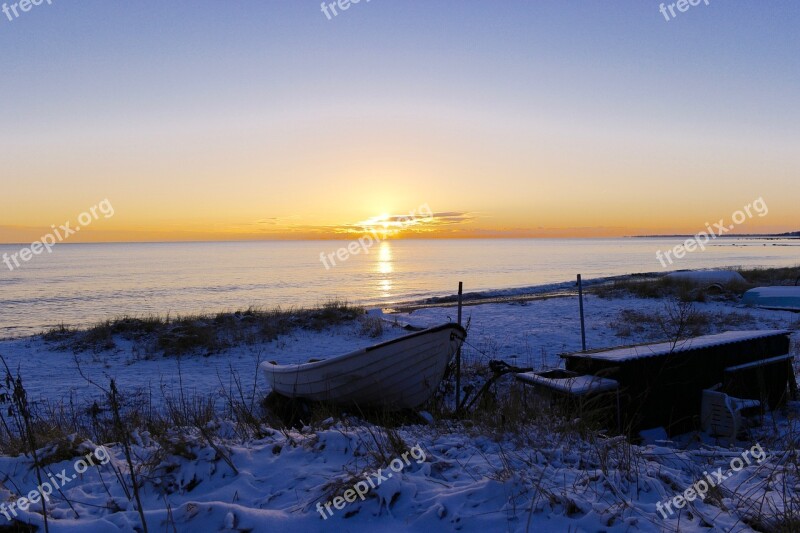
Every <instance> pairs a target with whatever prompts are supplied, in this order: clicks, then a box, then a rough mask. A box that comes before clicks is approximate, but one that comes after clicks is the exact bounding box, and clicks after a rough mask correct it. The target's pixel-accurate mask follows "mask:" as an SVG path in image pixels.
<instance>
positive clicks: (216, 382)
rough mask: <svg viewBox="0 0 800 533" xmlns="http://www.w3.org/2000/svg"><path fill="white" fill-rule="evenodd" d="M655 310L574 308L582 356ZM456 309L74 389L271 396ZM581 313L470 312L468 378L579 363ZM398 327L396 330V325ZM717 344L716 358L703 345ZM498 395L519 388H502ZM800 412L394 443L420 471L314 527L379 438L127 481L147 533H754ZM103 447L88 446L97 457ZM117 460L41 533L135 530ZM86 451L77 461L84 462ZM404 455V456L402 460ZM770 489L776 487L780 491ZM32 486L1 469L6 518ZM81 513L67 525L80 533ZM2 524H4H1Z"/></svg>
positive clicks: (12, 465)
mask: <svg viewBox="0 0 800 533" xmlns="http://www.w3.org/2000/svg"><path fill="white" fill-rule="evenodd" d="M696 305H697V308H698V310H700V311H702V312H703V313H707V314H708V316H709V317H711V318H712V319H713V320H712V322H711V323H710V324H709V326H708V327H709V329H710V330H711V331H712V332H721V331H725V330H728V329H736V328H735V326H732V325H731V323H730V322H731V321H730V320H728V321H727V322H726V320H725V319H726V317H729V316H734V317H735V319H736V320H735V321H734V322H736V323H737V324H740V326H741V327H740V328H739V329H744V330H746V331H745V333H741V334H739V333H736V334H727V335H723V336H721V337H717V338H716V340H714V341H713V342H723V341H724V342H731V341H732V340H733V339H736V338H741V337H743V336H750V335H752V334H753V333H752V332H753V331H755V330H773V332H772V333H771V334H774V333H775V332H780V331H787V330H789V331H792V332H793V337H794V342H795V344H796V342H797V337H798V334H797V333H796V331H797V329H798V326H799V325H800V324H798V322H797V316H796V315H794V314H792V313H787V312H782V311H771V310H764V309H752V310H748V311H746V312H744V313H743V312H742V311H741V310H739V309H737V308H735V307H734V306H733V305H731V304H730V303H726V302H722V301H710V302H705V303H698V304H696ZM663 308H664V302H663V301H659V300H655V299H635V298H617V299H600V298H597V297H595V296H592V295H589V296H587V297H586V301H585V311H586V321H587V332H586V333H587V343H588V346H589V347H591V348H594V349H602V348H611V347H614V346H619V345H620V344H630V343H642V342H648V341H651V340H653V339H654V338H658V337H659V336H660V333H659V331H658V330H657V328H656V327H655V326H652V325H641V327H637V328H634V329H632V331H630V332H627V333H624V334H623V333H620V332H621V331H622V329H624V328H621V327H620V324H621V323H622V318H621V315H622V314H623V313H624V312H626V311H630V310H635V311H637V312H639V313H647V314H653V313H657V312H660V311H663ZM455 313H456V309H455V308H452V307H431V308H425V309H420V310H417V311H414V312H412V313H404V314H400V315H389V314H383V313H380V312H379V311H373V312H372V313H371V314H372V316H373V317H382V318H384V319H385V320H387V324H386V326H385V327H384V332H383V334H382V336H381V337H378V338H374V339H373V338H369V337H365V336H364V335H363V334H362V333H361V331H360V329H359V327H358V326H356V325H352V326H351V325H347V326H340V327H336V328H332V329H330V330H326V331H321V332H313V331H296V332H295V333H293V334H292V335H289V336H284V337H281V338H279V339H278V340H276V341H273V342H271V343H261V344H255V345H242V346H237V347H234V348H231V349H228V350H225V351H224V352H222V353H219V354H214V355H211V356H208V357H204V356H201V355H196V356H193V355H190V356H183V357H181V358H174V357H164V356H162V355H155V354H150V353H144V352H142V351H141V349H140V348H137V347H135V346H134V345H133V344H132V343H129V342H125V341H121V340H118V341H117V343H116V344H117V347H116V348H115V349H114V350H111V351H107V352H99V353H93V352H84V353H81V354H78V356H77V361H78V362H80V366H81V369H82V371H83V372H84V373H85V374H87V375H88V376H89V377H91V378H92V379H94V380H97V381H100V382H103V381H104V380H108V379H110V378H112V377H113V378H115V379H116V380H117V382H118V384H119V386H120V387H122V388H123V389H124V390H126V391H143V392H144V393H148V392H149V394H150V396H151V401H152V402H154V403H158V402H162V401H164V398H165V396H167V395H169V394H175V393H176V392H177V391H178V390H179V388H180V387H183V389H184V390H185V391H186V393H187V394H189V393H191V392H193V391H194V392H199V393H209V394H221V391H222V390H223V389H224V388H226V387H229V386H230V385H231V379H232V375H234V374H235V375H238V376H239V377H240V378H241V379H242V380H243V381H244V382H245V383H248V382H249V385H248V386H247V387H245V388H246V389H248V388H250V387H252V386H253V385H254V384H255V392H256V394H257V395H259V396H260V395H261V394H263V393H264V391H265V383H264V381H263V377H262V376H260V374H259V373H258V372H257V370H256V368H257V364H258V363H259V362H261V361H268V360H277V361H279V362H280V363H281V364H290V363H302V362H306V361H307V360H308V359H310V358H318V357H326V356H333V355H337V354H343V353H348V352H351V351H353V350H354V349H356V348H359V347H364V346H368V345H371V344H374V343H377V342H381V341H385V340H389V339H391V338H395V337H396V336H400V335H403V334H406V333H407V331H406V330H404V329H403V328H402V327H401V326H402V325H403V324H404V323H410V324H413V325H416V326H433V325H437V324H441V323H443V322H448V321H454V319H455ZM578 317H579V314H578V304H577V300H576V299H575V298H573V297H560V298H550V299H543V300H536V301H529V302H522V303H520V302H513V301H512V302H505V303H492V304H484V305H475V306H470V307H465V308H464V322H465V324H467V323H469V336H468V338H467V343H466V344H465V345H464V350H463V354H464V361H465V364H468V363H469V362H471V361H483V362H485V361H488V360H489V359H502V360H505V361H507V362H509V363H511V364H515V365H518V366H530V367H534V368H553V367H556V366H558V365H559V364H560V361H561V360H560V357H559V355H560V354H563V353H573V352H577V351H579V350H580V349H581V335H580V324H579V318H578ZM395 321H396V322H397V325H396V326H395V325H393V323H394V322H395ZM702 342H712V341H708V340H706V341H702ZM0 354H2V355H3V356H4V357H5V359H6V361H7V362H8V364H9V366H10V367H11V368H12V369H13V371H15V372H16V370H17V369H19V372H20V373H21V375H22V377H23V379H24V382H25V385H26V387H27V388H28V392H29V397H30V399H31V400H32V401H37V402H42V401H47V402H58V401H69V400H72V401H75V402H80V401H89V400H91V399H92V398H95V397H97V396H98V393H97V392H96V391H95V390H94V388H93V387H90V386H87V384H86V382H85V381H84V379H83V378H82V377H81V376H80V374H79V373H78V368H77V363H76V360H75V359H74V358H73V355H72V354H71V353H69V352H62V351H58V350H57V349H56V348H55V346H54V345H53V344H49V343H46V342H44V341H43V340H42V339H41V338H39V337H31V338H24V339H14V340H6V341H0ZM508 380H509V381H513V380H512V379H511V378H510V377H509V378H508ZM798 414H800V404H798V403H790V405H789V406H788V408H787V409H785V410H783V411H780V412H776V413H768V414H767V415H766V416H765V418H764V420H763V423H762V424H761V425H760V426H758V427H756V428H754V429H752V430H750V433H749V435H748V436H747V439H748V440H747V441H745V442H725V441H717V440H713V439H711V438H709V437H708V436H705V435H703V434H697V433H693V434H687V435H684V436H677V437H673V438H672V439H671V440H668V439H667V438H666V436H665V435H663V434H661V433H660V432H655V433H652V434H648V439H647V440H646V443H645V444H641V445H636V444H630V443H628V442H627V441H626V440H625V439H621V438H618V437H615V438H610V439H607V438H604V437H602V436H595V437H594V438H591V439H589V438H584V437H580V436H578V434H577V433H576V432H571V433H570V432H563V431H558V430H557V429H556V428H551V427H549V426H548V423H549V422H548V418H547V413H542V419H541V420H537V421H530V422H529V423H527V422H526V423H523V424H522V425H520V426H519V427H515V428H514V431H499V430H498V431H496V432H495V431H492V432H491V433H490V434H484V432H483V430H482V429H480V428H478V427H475V426H471V425H469V424H461V423H458V422H448V423H446V424H440V423H436V422H435V421H434V419H433V416H432V415H430V414H429V413H426V416H425V419H426V420H427V424H419V425H405V426H402V427H400V428H398V429H397V430H396V432H397V436H398V437H399V438H400V439H402V441H403V443H404V445H405V446H406V449H410V448H411V447H413V446H416V445H419V446H420V447H421V449H423V450H424V452H425V460H424V461H421V462H419V463H417V462H416V461H411V463H410V464H409V465H408V466H407V467H406V468H404V469H403V470H402V471H401V472H398V473H395V474H394V476H393V477H392V478H390V479H388V480H387V481H385V482H383V483H381V484H379V485H378V486H377V487H376V488H375V489H371V490H370V492H369V494H368V495H367V497H366V498H365V500H364V501H361V500H360V499H357V500H356V501H355V502H353V503H348V504H347V506H346V507H345V508H344V509H342V510H338V511H336V512H335V513H334V515H333V516H332V517H329V518H327V519H323V518H322V516H321V515H320V513H319V512H318V511H317V509H316V504H317V502H320V503H324V502H326V501H328V500H330V499H331V497H332V496H333V495H337V494H341V493H342V492H341V490H336V489H334V488H333V487H340V488H341V489H344V488H347V487H349V486H352V484H353V482H354V480H357V479H362V478H363V475H365V474H366V473H369V472H374V471H375V470H376V469H378V468H381V469H383V470H384V472H386V471H387V469H388V468H389V466H388V465H389V463H390V461H391V460H392V458H394V457H396V455H395V453H394V452H392V453H389V454H388V455H386V456H385V457H384V459H381V460H376V459H375V457H376V453H375V452H376V439H375V435H376V432H378V433H379V434H380V431H381V430H379V429H376V428H375V427H373V426H370V425H369V424H367V423H365V422H363V421H360V420H357V419H354V418H350V417H348V418H345V419H340V420H334V419H333V418H330V419H328V420H326V421H325V422H323V423H321V424H318V425H317V426H315V427H313V428H312V427H305V428H303V429H302V430H283V431H277V430H269V429H268V430H267V431H266V433H265V436H263V438H260V439H248V440H244V441H242V440H241V439H239V438H237V436H236V435H235V434H234V433H233V430H232V429H231V428H230V424H228V423H226V422H225V421H220V422H218V423H216V424H215V425H214V426H213V427H212V428H210V430H211V431H213V434H214V435H216V436H217V437H218V438H219V441H220V443H221V444H222V448H223V449H224V450H225V452H226V453H227V454H228V455H229V457H230V461H231V462H232V464H233V465H235V467H236V469H237V471H238V474H237V473H236V472H234V471H233V470H232V469H231V467H230V466H229V465H228V464H227V463H226V462H225V461H224V460H222V459H221V457H220V454H219V453H218V451H217V450H216V449H215V448H213V447H211V446H209V445H208V444H207V442H206V441H205V440H204V439H203V438H202V437H200V436H199V435H197V434H194V433H193V432H191V431H189V430H185V429H180V430H179V429H174V430H172V435H173V438H174V442H175V446H174V447H172V448H170V449H164V448H163V447H162V446H161V445H160V444H159V443H158V442H156V441H155V440H154V439H153V437H152V436H151V435H150V434H149V433H147V432H146V431H141V432H140V433H139V434H138V435H137V439H136V442H135V443H134V446H133V450H132V451H133V454H134V457H136V458H137V464H139V465H141V466H144V465H148V466H147V468H148V470H146V472H147V473H148V475H147V476H146V482H145V484H144V487H143V490H142V499H143V502H142V506H143V508H144V511H145V515H146V519H147V522H148V525H149V526H150V530H151V531H161V530H165V531H178V532H207V531H208V532H211V531H253V532H267V531H303V532H305V531H310V532H314V531H368V530H370V531H371V530H379V531H464V532H472V531H474V532H481V533H485V532H486V531H512V532H522V531H544V532H551V531H552V532H561V531H586V532H594V531H608V532H613V533H616V532H620V533H621V532H628V531H646V532H660V531H678V530H680V531H684V532H705V531H709V527H708V526H709V525H713V526H714V529H715V530H719V531H750V529H749V527H748V526H747V525H746V523H745V522H743V521H742V519H743V517H746V516H747V515H748V513H752V511H751V510H753V509H762V508H763V509H777V510H780V509H782V508H783V505H784V502H783V500H782V499H781V494H782V490H784V489H786V488H787V487H788V490H789V491H794V490H795V489H794V484H795V483H797V480H796V479H794V478H793V477H792V476H790V475H789V474H788V473H786V472H787V471H785V470H781V469H780V465H781V464H783V463H785V462H786V461H787V457H786V453H788V452H787V450H790V448H789V441H790V440H791V435H796V434H798V430H800V427H798V425H799V424H798V418H800V417H798ZM754 443H760V444H761V445H763V447H764V450H766V451H767V452H768V454H769V455H768V457H767V458H766V459H765V460H764V462H762V463H758V464H756V463H755V462H754V463H753V464H748V465H746V466H745V467H744V468H743V469H742V470H741V471H739V472H735V473H732V474H731V475H730V477H728V478H727V479H726V480H725V481H724V482H723V484H722V487H721V490H720V491H719V493H718V500H712V499H711V498H708V499H706V500H696V501H694V502H692V503H691V504H690V505H689V507H687V508H685V509H683V510H681V512H680V513H679V514H676V515H674V516H670V517H667V518H663V517H662V516H661V515H660V514H659V513H658V511H657V507H656V504H658V503H660V502H664V501H667V500H668V499H670V498H673V497H674V496H676V495H678V494H680V493H682V492H683V491H684V490H685V489H686V488H688V487H690V486H691V485H692V484H693V483H695V482H696V481H697V480H700V479H703V472H704V471H707V472H712V471H715V470H716V469H717V468H722V469H723V471H727V470H728V469H729V464H730V461H731V458H732V457H735V456H737V455H739V454H740V453H741V451H742V449H743V448H745V447H746V448H749V447H750V446H753V444H754ZM98 444H99V443H98ZM104 444H105V445H106V447H107V448H108V449H109V451H110V453H111V455H112V460H111V462H110V463H109V464H107V465H98V466H96V467H90V468H89V469H88V470H87V471H86V472H85V473H83V474H80V475H78V476H77V478H76V479H75V480H73V481H72V482H71V483H70V484H69V485H67V486H65V487H64V488H63V490H62V493H59V494H56V493H54V494H53V495H52V496H51V501H50V504H49V508H48V515H49V517H50V530H51V531H56V532H58V531H81V532H90V533H91V532H105V531H112V530H113V531H117V530H119V531H133V530H135V529H136V528H138V527H139V517H138V513H137V511H136V509H135V505H134V504H133V503H132V502H131V500H130V498H129V497H128V496H127V494H126V490H129V489H127V488H125V487H123V485H122V484H121V483H120V479H121V478H122V479H124V478H125V476H126V475H127V474H126V472H127V465H126V463H125V460H124V456H123V453H122V449H121V447H120V446H119V445H118V444H115V443H104ZM95 445H96V444H95V443H91V442H88V441H87V442H84V443H82V446H81V450H83V451H90V450H92V449H94V447H95ZM398 453H399V452H398ZM48 468H49V470H50V471H51V472H52V473H54V474H55V473H58V472H61V471H62V470H66V471H67V472H71V471H72V469H73V460H64V461H60V462H56V463H54V464H52V465H50V466H49V467H48ZM778 473H780V474H778ZM37 485H38V482H37V479H36V476H35V472H34V470H33V469H32V468H31V460H30V458H27V457H25V456H18V457H8V456H2V457H0V498H2V500H3V501H5V502H7V503H8V502H11V501H12V500H16V499H17V498H19V497H20V496H21V495H24V494H27V493H28V492H29V491H31V490H33V489H35V488H36V486H37ZM17 512H18V519H19V520H21V521H22V522H29V523H31V524H33V525H35V526H37V527H39V528H40V530H42V527H43V522H42V517H41V514H40V513H41V504H34V505H32V506H31V507H30V509H29V510H27V511H17ZM76 513H77V517H76ZM3 520H4V519H3V518H2V515H0V524H2V522H3Z"/></svg>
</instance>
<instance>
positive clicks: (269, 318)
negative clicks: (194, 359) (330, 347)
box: [43, 301, 382, 355]
mask: <svg viewBox="0 0 800 533" xmlns="http://www.w3.org/2000/svg"><path fill="white" fill-rule="evenodd" d="M363 315H364V309H363V308H361V307H358V306H353V305H350V304H348V303H347V302H341V301H332V302H328V303H326V304H324V305H322V306H321V307H319V308H315V309H288V310H282V309H271V310H265V309H260V308H254V307H251V308H249V309H246V310H242V311H235V312H231V313H218V314H215V315H193V316H183V317H180V316H179V317H175V318H171V317H170V316H169V315H167V316H165V317H158V316H147V317H129V316H125V317H120V318H116V319H113V320H107V321H105V322H101V323H99V324H97V325H95V326H92V327H90V328H88V329H85V330H77V329H71V328H67V327H65V326H64V325H61V326H58V327H56V328H53V329H51V330H49V331H46V332H45V333H44V334H43V337H44V339H45V340H46V341H48V342H53V343H56V345H57V347H58V348H60V349H64V350H71V351H74V352H84V351H94V352H103V351H106V350H111V349H114V348H115V347H116V343H115V339H117V338H119V339H124V340H127V341H133V342H134V343H135V345H134V349H135V350H138V351H142V352H158V353H162V354H165V355H182V354H187V353H202V354H206V355H208V354H213V353H218V352H220V351H222V350H224V349H226V348H229V347H231V346H235V345H238V344H255V343H258V342H269V341H273V340H275V339H277V338H278V337H280V336H282V335H286V334H288V333H290V332H291V331H293V330H295V329H307V330H313V331H321V330H323V329H326V328H329V327H334V326H337V325H340V324H344V323H348V322H352V321H355V320H357V319H359V318H362V317H363ZM364 329H365V331H367V332H369V333H370V334H372V335H374V336H380V334H381V333H382V329H380V327H379V326H376V325H375V324H367V323H365V326H364Z"/></svg>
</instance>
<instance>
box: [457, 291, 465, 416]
mask: <svg viewBox="0 0 800 533" xmlns="http://www.w3.org/2000/svg"><path fill="white" fill-rule="evenodd" d="M463 294H464V282H463V281H459V282H458V325H459V326H460V325H461V307H462V302H463V299H462V295H463ZM460 410H461V345H459V346H458V350H456V414H458V412H459V411H460Z"/></svg>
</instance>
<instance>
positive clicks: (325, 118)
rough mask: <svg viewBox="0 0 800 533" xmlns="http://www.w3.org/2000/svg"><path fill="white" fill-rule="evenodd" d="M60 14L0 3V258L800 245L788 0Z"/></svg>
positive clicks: (799, 136)
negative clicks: (46, 241) (638, 238)
mask: <svg viewBox="0 0 800 533" xmlns="http://www.w3.org/2000/svg"><path fill="white" fill-rule="evenodd" d="M49 1H50V3H49V4H48V0H44V2H43V3H42V4H41V5H38V6H31V8H30V10H29V11H27V12H22V11H20V10H19V9H17V13H18V15H19V16H18V17H15V16H14V13H13V10H11V9H10V6H11V5H13V4H14V3H15V2H10V3H9V2H7V4H8V5H9V10H8V13H9V14H8V15H4V14H3V13H2V12H0V117H2V122H0V124H2V127H1V128H0V146H2V150H0V243H1V242H5V243H9V242H30V241H32V240H35V239H38V238H39V237H41V236H42V235H43V234H44V233H45V232H49V231H50V230H51V228H53V227H54V226H58V225H60V224H63V223H64V222H65V221H73V226H74V225H75V224H76V222H75V221H76V220H77V219H78V217H79V215H80V214H81V213H83V212H85V211H87V210H88V209H90V208H91V207H93V206H96V205H98V204H99V203H100V202H102V201H104V200H105V201H107V202H108V203H109V204H112V205H113V216H110V217H104V216H101V217H100V218H98V219H97V220H95V221H93V222H92V224H91V225H87V226H85V227H84V228H83V229H84V230H85V231H83V232H82V233H80V234H76V235H75V236H74V239H73V240H74V241H75V242H79V241H80V242H86V241H159V240H249V239H329V238H345V237H346V236H347V235H348V234H352V233H358V232H362V231H366V230H371V229H373V228H379V229H380V230H382V231H388V232H390V233H391V234H393V235H394V236H396V237H409V238H410V237H426V238H464V237H602V236H621V235H632V234H658V233H664V234H668V233H696V232H699V231H702V230H703V229H705V224H706V223H707V222H711V223H713V222H716V221H717V220H719V219H723V218H724V219H729V218H730V217H731V214H732V213H734V212H735V211H737V210H740V209H742V208H743V207H744V206H746V205H748V204H751V203H752V202H754V201H755V200H757V199H762V200H763V202H764V204H766V205H768V206H769V213H768V215H766V216H763V217H761V216H758V217H752V219H750V220H748V221H747V222H746V223H745V224H742V225H741V226H740V227H737V228H736V231H740V232H781V231H796V230H800V216H799V215H798V210H797V206H798V200H800V188H799V187H798V186H797V178H798V176H799V175H800V151H798V150H797V147H798V146H799V145H800V130H799V129H798V124H800V106H798V94H800V32H798V31H797V28H798V27H800V3H798V2H796V1H792V0H782V1H778V0H775V1H764V2H753V1H751V2H735V3H734V2H723V1H722V0H710V2H709V3H708V5H706V3H705V2H704V1H703V2H701V3H700V4H699V5H698V6H694V7H690V8H689V9H688V11H686V12H679V11H677V10H676V11H675V13H676V16H675V17H674V18H673V17H671V16H669V11H668V9H667V10H666V11H667V15H664V14H662V13H661V12H660V11H659V5H660V2H655V1H650V0H624V1H623V0H619V1H615V2H607V1H600V0H594V1H592V0H585V1H567V0H537V1H535V2H531V1H516V0H514V1H495V2H489V1H473V0H458V1H455V0H441V1H437V2H422V1H419V0H413V1H411V0H404V1H400V0H370V1H368V0H361V2H359V3H357V4H351V5H350V7H349V8H348V9H347V10H341V9H339V8H337V14H336V15H335V16H333V15H332V14H331V9H330V8H328V14H329V15H330V18H329V17H328V16H326V14H325V13H324V12H323V11H322V9H321V5H320V2H319V1H311V0H309V1H306V0H281V1H270V0H260V1H255V0H242V1H238V2H211V1H207V0H193V1H187V0H173V1H170V2H163V1H162V2H155V1H150V0H139V1H137V2H110V1H108V0H104V1H101V0H82V1H81V2H72V1H68V0H49ZM668 5H669V3H667V4H666V6H665V7H668ZM17 7H18V6H17ZM667 18H670V20H667ZM422 211H425V212H426V213H427V215H426V216H425V217H420V216H419V213H421V212H422ZM401 217H405V218H401Z"/></svg>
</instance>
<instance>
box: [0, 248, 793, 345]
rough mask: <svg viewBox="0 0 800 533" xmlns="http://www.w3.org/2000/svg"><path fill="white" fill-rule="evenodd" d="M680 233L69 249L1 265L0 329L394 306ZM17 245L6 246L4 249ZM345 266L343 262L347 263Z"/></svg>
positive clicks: (543, 272) (763, 260)
mask: <svg viewBox="0 0 800 533" xmlns="http://www.w3.org/2000/svg"><path fill="white" fill-rule="evenodd" d="M678 242H680V241H678V240H676V239H592V240H550V239H537V240H458V241H442V240H436V241H384V242H383V243H381V244H380V245H376V246H375V247H374V248H372V249H371V250H370V253H369V254H366V255H364V254H362V255H354V256H352V257H350V258H349V259H348V260H347V261H345V262H343V263H339V264H337V266H335V267H333V268H331V269H330V270H326V269H325V267H324V266H323V264H322V262H321V261H320V253H322V252H326V253H331V252H335V251H336V249H337V248H339V247H341V246H345V245H346V244H347V243H345V242H333V241H325V242H256V243H178V244H176V243H165V244H73V245H67V244H64V245H59V246H58V247H56V248H55V249H54V251H53V253H52V254H50V255H40V256H35V257H33V259H32V260H31V261H30V262H28V263H25V264H23V265H22V267H21V268H19V269H17V270H14V271H13V272H12V271H9V270H8V269H7V267H6V266H5V265H3V264H2V263H0V337H8V336H18V335H24V334H29V333H34V332H38V331H41V330H42V329H43V328H45V327H48V326H51V325H56V324H59V323H62V322H63V323H65V324H69V325H85V324H90V323H93V322H96V321H98V320H102V319H105V318H110V317H114V316H118V315H122V314H134V315H142V314H151V313H158V314H166V313H170V314H172V315H175V314H178V313H193V312H211V311H220V310H233V309H240V308H244V307H248V306H250V305H255V306H266V307H273V306H278V305H280V306H284V307H287V306H302V305H314V304H318V303H321V302H325V301H327V300H329V299H332V298H339V299H346V300H348V301H350V302H357V303H363V304H367V305H380V304H384V305H386V304H391V303H396V302H398V301H408V300H415V299H422V298H426V297H429V296H441V295H447V294H453V293H454V292H455V290H456V288H457V285H458V281H460V280H461V281H464V284H465V291H469V292H472V291H481V290H487V289H504V288H515V287H528V286H532V285H540V284H547V283H558V282H564V281H568V280H572V279H574V276H575V274H577V273H582V274H583V275H584V277H585V278H592V277H602V276H611V275H619V274H628V273H633V272H658V271H663V270H664V269H663V268H662V267H661V264H660V263H659V262H658V261H657V260H656V258H655V252H656V250H666V249H668V248H670V247H671V246H674V245H675V244H677V243H678ZM798 246H800V241H796V240H795V241H788V240H787V241H774V240H770V241H759V240H733V239H728V240H725V241H721V243H720V244H717V245H713V246H711V247H709V248H708V249H707V250H706V251H705V252H699V251H698V252H695V253H692V254H689V255H688V256H687V257H686V258H684V259H682V260H681V261H680V262H677V263H676V264H675V265H673V266H672V267H671V268H672V269H682V268H710V267H718V266H737V265H745V266H757V265H758V266H794V265H797V264H800V259H799V258H798V257H799V256H798V252H800V247H798ZM19 248H20V247H19V246H12V245H0V256H2V254H3V253H9V254H11V253H15V252H18V251H19ZM337 263H338V261H337Z"/></svg>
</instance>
